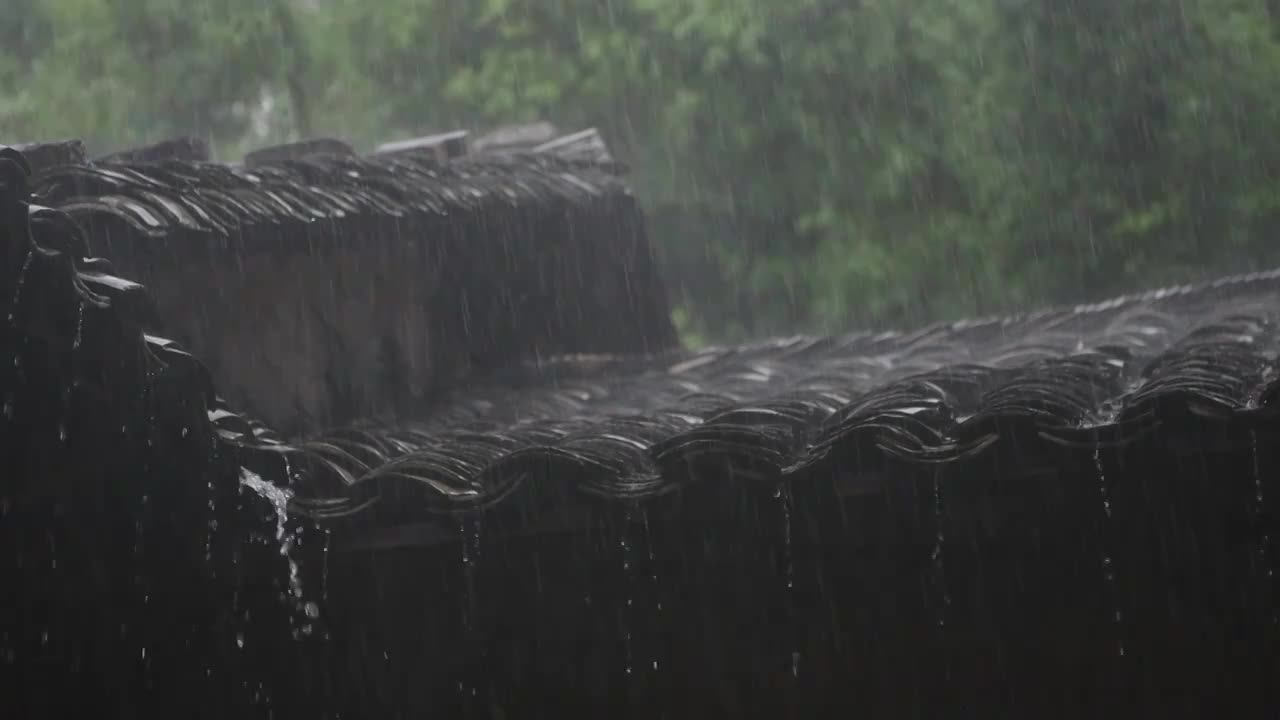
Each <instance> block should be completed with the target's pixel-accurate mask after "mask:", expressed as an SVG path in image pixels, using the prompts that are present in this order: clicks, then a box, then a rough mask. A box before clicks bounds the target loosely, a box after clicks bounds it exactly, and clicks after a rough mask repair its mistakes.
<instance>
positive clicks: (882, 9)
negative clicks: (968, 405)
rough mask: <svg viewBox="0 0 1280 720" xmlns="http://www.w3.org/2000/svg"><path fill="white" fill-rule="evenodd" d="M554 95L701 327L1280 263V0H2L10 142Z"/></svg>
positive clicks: (513, 115)
mask: <svg viewBox="0 0 1280 720" xmlns="http://www.w3.org/2000/svg"><path fill="white" fill-rule="evenodd" d="M532 119H547V120H551V121H552V122H554V123H556V124H557V125H559V126H560V127H561V128H563V129H566V130H567V129H576V128H577V127H580V126H587V125H594V126H598V127H600V128H601V130H602V131H603V132H604V133H605V134H606V137H607V138H608V139H609V141H610V143H611V144H612V145H613V146H614V148H615V151H616V153H617V154H618V155H619V156H620V157H621V158H623V159H625V160H626V161H627V162H629V163H630V164H631V166H632V171H633V179H632V182H633V184H634V185H635V187H636V189H637V191H638V192H639V194H640V195H641V197H642V198H643V200H644V201H645V203H646V204H647V206H648V209H649V212H650V216H651V219H652V223H651V224H652V229H653V234H654V238H655V240H656V242H657V243H658V245H659V247H660V251H661V252H662V254H663V256H664V257H665V259H666V261H667V265H668V277H669V278H671V281H672V284H673V286H674V288H673V289H674V290H675V291H677V292H679V293H680V298H681V308H680V310H679V311H678V313H677V315H678V318H679V320H680V322H681V323H682V324H683V325H684V326H685V330H686V332H688V333H689V334H690V335H691V336H710V337H715V338H717V339H730V338H733V337H736V336H741V335H757V334H763V333H779V332H782V333H786V332H793V331H797V330H813V329H825V328H831V327H837V326H850V325H864V326H865V325H900V324H904V323H908V322H916V321H920V320H923V319H926V318H938V317H952V316H958V315H965V314H973V313H985V312H991V311H996V310H1001V309H1009V308H1018V307H1025V306H1027V305H1029V304H1031V303H1044V302H1059V301H1074V300H1078V299H1081V298H1084V297H1097V296H1101V295H1106V294H1111V293H1116V292H1123V291H1126V290H1129V289H1133V288H1136V287H1146V286H1151V285H1154V284H1159V283H1166V282H1171V281H1180V280H1186V279H1191V278H1195V277H1202V276H1205V275H1207V274H1209V273H1213V272H1225V271H1240V270H1246V269H1250V268H1257V267H1261V266H1266V265H1280V244H1278V243H1277V242H1275V240H1274V238H1273V234H1274V228H1275V227H1276V225H1277V220H1280V179H1278V178H1277V171H1278V169H1280V0H786V1H785V2H782V1H779V0H378V1H377V2H369V1H368V0H8V1H7V3H6V7H5V9H4V11H3V12H0V139H3V140H5V141H11V142H12V141H20V140H34V139H49V138H56V137H64V136H78V137H82V138H84V139H85V140H86V141H87V142H88V143H89V144H90V147H91V148H93V149H95V150H96V151H98V152H105V151H107V150H111V149H116V148H119V147H121V146H127V145H130V144H134V143H140V142H143V141H150V140H156V139H161V138H163V137H166V136H172V135H174V134H178V133H195V134H199V135H202V136H205V137H207V138H209V139H211V140H212V141H213V142H214V145H215V147H216V148H217V149H218V150H219V152H220V153H221V154H222V155H223V156H224V157H232V156H235V155H236V154H237V153H238V152H240V151H241V150H243V149H244V148H245V147H246V146H248V145H256V144H261V143H263V142H267V141H275V140H281V139H287V138H290V137H292V136H296V135H300V134H301V135H315V134H332V135H337V136H340V137H344V138H348V139H355V140H357V141H360V142H363V143H369V142H375V141H384V140H389V139H395V138H399V137H402V136H408V135H414V134H421V133H425V132H432V131H440V130H447V129H453V128H456V127H471V128H476V127H481V128H483V127H489V126H493V125H498V124H507V123H511V122H514V121H521V120H532Z"/></svg>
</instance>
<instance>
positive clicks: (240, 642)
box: [236, 633, 244, 648]
mask: <svg viewBox="0 0 1280 720" xmlns="http://www.w3.org/2000/svg"><path fill="white" fill-rule="evenodd" d="M236 647H238V648H243V647H244V633H236Z"/></svg>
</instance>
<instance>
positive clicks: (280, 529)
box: [240, 467, 318, 634]
mask: <svg viewBox="0 0 1280 720" xmlns="http://www.w3.org/2000/svg"><path fill="white" fill-rule="evenodd" d="M240 485H241V486H243V487H247V488H249V489H250V490H252V491H253V492H254V493H256V494H257V495H258V496H259V497H262V498H264V499H265V500H267V501H268V502H269V503H271V507H272V509H273V510H274V511H275V516H276V536H275V541H276V545H277V546H278V547H279V549H280V556H281V557H283V558H284V559H285V562H286V563H287V565H288V568H289V589H288V593H287V595H286V597H285V600H286V602H288V603H290V604H291V605H292V607H293V609H294V611H295V613H296V614H297V615H301V616H302V617H304V618H310V616H311V613H310V612H308V603H306V602H305V601H304V600H303V588H302V574H301V572H300V571H299V568H298V562H297V560H296V559H295V558H294V553H293V551H294V549H295V547H296V545H297V544H298V533H300V532H301V528H299V529H298V532H297V533H290V532H289V531H288V522H289V503H290V502H291V501H292V500H293V491H292V490H289V489H288V488H282V487H280V486H278V485H276V484H274V483H271V482H268V481H267V480H264V479H262V477H261V476H260V475H258V474H257V473H255V472H253V471H252V470H249V469H248V468H245V467H242V468H240ZM317 617H318V606H317ZM300 629H301V632H302V633H303V634H310V632H311V627H310V624H309V623H304V625H303V627H302V628H300Z"/></svg>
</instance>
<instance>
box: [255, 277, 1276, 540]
mask: <svg viewBox="0 0 1280 720" xmlns="http://www.w3.org/2000/svg"><path fill="white" fill-rule="evenodd" d="M1278 320H1280V271H1272V272H1266V273H1256V274H1251V275H1242V276H1235V277H1229V278H1224V279H1221V280H1218V281H1216V282H1212V283H1207V284H1203V285H1196V286H1185V287H1176V288H1169V289H1164V290H1159V291H1154V292H1149V293H1144V294H1138V295H1132V296H1126V297H1121V298H1116V299H1114V300H1111V301H1108V302H1103V303H1098V304H1093V305H1080V306H1075V307H1067V308H1056V309H1050V310H1045V311H1040V312H1034V313H1030V314H1027V315H1021V316H1015V317H1005V318H992V319H984V320H972V321H965V322H959V323H953V324H940V325H933V326H930V327H927V328H924V329H922V330H917V331H914V332H889V333H881V334H851V335H845V336H839V337H825V338H815V337H796V338H787V339H779V340H773V341H769V342H764V343H757V344H751V345H745V346H742V347H733V348H717V349H711V350H706V351H703V352H697V353H671V354H668V355H664V356H661V357H650V358H618V357H614V358H568V359H564V360H562V361H560V362H558V363H545V364H543V365H542V366H536V367H529V368H527V369H526V370H523V371H515V372H511V373H509V374H508V376H507V377H506V378H504V379H494V380H492V381H491V382H490V383H488V384H486V385H483V386H473V387H470V388H468V389H466V390H464V391H460V392H458V393H456V395H455V397H453V398H452V399H451V400H449V401H446V402H444V403H442V404H441V405H440V406H438V407H437V408H436V409H435V410H434V411H433V412H432V413H430V414H429V415H428V416H427V417H426V418H425V419H424V420H423V421H422V422H419V423H413V424H406V425H403V426H397V427H386V426H377V425H364V426H353V427H349V428H344V429H340V430H337V431H334V432H331V433H327V434H324V435H321V436H319V437H315V438H312V439H310V440H308V441H306V442H301V443H297V444H294V445H290V446H287V447H289V448H291V449H293V450H296V452H297V454H298V455H299V456H300V457H302V458H307V459H308V460H309V461H310V463H311V466H312V471H311V473H310V474H308V475H306V477H305V479H304V480H303V482H302V485H301V495H303V496H304V497H305V496H310V497H311V498H312V500H311V501H307V500H305V499H300V502H302V503H305V502H314V503H315V506H314V507H313V510H318V511H321V512H320V514H322V515H323V514H344V513H346V512H349V511H355V510H356V509H362V510H365V511H366V512H370V513H372V514H373V515H375V516H376V517H379V518H381V519H380V520H376V521H374V522H377V523H378V524H383V523H387V522H400V521H409V520H411V519H413V518H415V517H416V518H418V519H421V518H423V517H424V516H427V517H429V516H431V515H433V514H437V513H445V512H452V511H457V510H463V509H473V510H478V509H482V508H486V507H489V506H491V505H492V504H494V503H497V502H499V501H501V500H502V499H504V498H507V497H509V496H511V495H512V494H513V493H514V492H516V491H517V490H518V489H519V488H521V487H523V486H536V485H539V484H546V483H552V484H555V485H567V486H568V487H570V488H572V490H574V491H579V492H582V493H587V494H591V495H596V496H603V497H608V498H615V499H623V498H643V497H649V496H654V495H659V494H662V493H665V492H668V491H671V490H675V489H677V488H679V487H680V486H681V485H682V484H685V483H689V482H693V481H695V480H697V479H700V478H705V477H707V476H715V477H720V478H730V477H732V478H737V479H744V478H748V479H756V480H761V481H765V482H778V481H784V480H790V479H795V478H797V477H802V476H805V475H806V474H812V472H813V471H814V470H815V468H819V467H821V468H823V469H825V470H826V471H828V472H829V471H831V470H832V469H833V464H834V466H838V467H839V468H840V469H841V471H842V473H843V474H844V475H845V476H847V477H846V480H847V481H848V482H850V483H853V487H855V488H856V487H857V486H858V485H859V484H860V483H861V484H862V485H863V490H864V491H872V490H874V486H866V483H867V482H869V481H870V479H871V478H873V477H874V476H875V472H876V470H877V468H879V467H880V466H882V465H883V464H884V463H885V462H886V461H890V460H892V461H895V462H904V463H906V464H908V465H913V466H916V467H920V468H927V467H936V466H938V464H939V463H941V464H950V465H954V464H957V463H963V462H969V461H978V460H980V459H982V458H987V457H992V456H998V455H1000V454H1001V453H1005V452H1009V451H1011V449H1013V448H1017V449H1018V451H1019V452H1022V453H1024V454H1028V453H1029V454H1030V455H1034V454H1035V452H1034V447H1041V448H1042V450H1044V448H1045V447H1046V446H1054V447H1058V448H1074V449H1076V450H1079V451H1081V452H1092V451H1094V450H1095V449H1096V448H1098V447H1099V446H1108V447H1110V446H1115V445H1117V444H1124V443H1127V442H1133V441H1135V440H1137V439H1139V438H1143V437H1145V436H1147V435H1149V434H1150V433H1151V432H1152V431H1153V430H1155V429H1156V428H1157V427H1158V426H1160V424H1161V423H1166V424H1168V423H1170V422H1171V419H1172V418H1174V417H1175V416H1176V417H1183V416H1185V417H1190V418H1200V419H1204V420H1210V421H1215V422H1221V423H1225V424H1231V423H1239V422H1248V421H1250V420H1251V419H1253V420H1258V419H1261V418H1263V417H1266V418H1270V417H1274V414H1275V405H1274V403H1275V399H1276V392H1277V388H1280V384H1278V383H1277V374H1276V368H1275V360H1276V356H1277V351H1278V350H1280V332H1278V329H1280V327H1278V326H1277V321H1278ZM1166 432H1167V433H1168V438H1167V441H1168V442H1171V443H1173V442H1176V441H1177V439H1176V436H1175V435H1174V434H1172V432H1171V431H1169V430H1168V429H1167V428H1166ZM1029 448H1031V449H1029ZM276 449H277V450H281V449H283V447H278V448H276ZM1045 452H1047V451H1044V452H1041V456H1042V457H1045ZM1023 469H1024V470H1028V471H1029V470H1031V468H1023ZM1014 470H1015V472H1016V468H1015V469H1014Z"/></svg>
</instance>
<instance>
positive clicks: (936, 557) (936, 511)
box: [929, 473, 951, 627]
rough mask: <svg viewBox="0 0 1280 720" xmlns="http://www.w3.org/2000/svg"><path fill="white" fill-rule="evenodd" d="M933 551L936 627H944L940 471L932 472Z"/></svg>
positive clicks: (946, 597) (947, 599) (947, 593)
mask: <svg viewBox="0 0 1280 720" xmlns="http://www.w3.org/2000/svg"><path fill="white" fill-rule="evenodd" d="M933 526H934V537H933V552H932V553H931V554H930V556H929V557H930V560H931V561H932V563H933V577H934V582H935V583H936V584H937V587H938V597H939V599H940V600H941V605H940V606H939V608H938V627H946V624H947V611H948V610H949V609H950V607H951V589H950V587H948V585H947V568H946V565H945V562H944V560H943V553H942V546H943V544H944V543H945V542H946V540H947V535H946V526H945V524H944V522H943V516H942V482H941V477H940V473H934V474H933Z"/></svg>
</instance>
